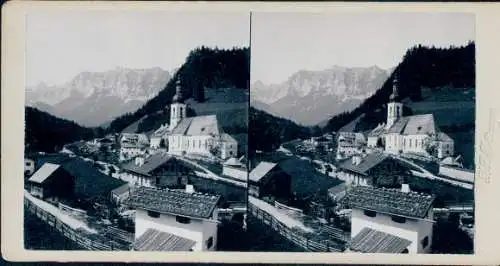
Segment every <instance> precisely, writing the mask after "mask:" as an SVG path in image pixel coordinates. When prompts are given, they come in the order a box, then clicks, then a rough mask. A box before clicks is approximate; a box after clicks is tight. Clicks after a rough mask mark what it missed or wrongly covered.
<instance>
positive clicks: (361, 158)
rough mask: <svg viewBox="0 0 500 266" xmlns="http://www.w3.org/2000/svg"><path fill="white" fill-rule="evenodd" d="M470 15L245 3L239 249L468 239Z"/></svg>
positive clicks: (443, 244)
mask: <svg viewBox="0 0 500 266" xmlns="http://www.w3.org/2000/svg"><path fill="white" fill-rule="evenodd" d="M474 42H475V16H474V14H468V13H428V12H427V13H424V12H419V13H416V12H415V13H408V12H405V13H403V12H394V13H383V12H373V13H286V12H280V13H266V12H254V13H252V16H251V48H250V49H251V67H250V69H251V70H250V72H251V74H250V109H249V139H248V156H249V158H248V159H249V160H248V163H249V165H248V168H249V176H248V197H249V198H248V217H247V220H246V223H247V224H246V226H247V232H248V233H249V235H252V236H253V237H254V238H255V239H254V240H255V245H254V246H253V247H252V250H255V251H288V252H292V251H293V252H301V251H303V252H356V253H409V254H416V253H431V254H473V253H474V232H475V224H474V210H475V208H474V206H475V205H474V176H475V175H474V173H475V165H474V136H475V106H476V101H475V88H476V85H475V43H474Z"/></svg>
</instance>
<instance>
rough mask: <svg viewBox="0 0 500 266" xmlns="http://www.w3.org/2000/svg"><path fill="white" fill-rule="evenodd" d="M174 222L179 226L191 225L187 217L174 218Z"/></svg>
mask: <svg viewBox="0 0 500 266" xmlns="http://www.w3.org/2000/svg"><path fill="white" fill-rule="evenodd" d="M175 220H176V221H177V222H178V223H181V224H189V223H191V219H189V218H187V217H184V216H175Z"/></svg>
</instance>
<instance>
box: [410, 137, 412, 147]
mask: <svg viewBox="0 0 500 266" xmlns="http://www.w3.org/2000/svg"><path fill="white" fill-rule="evenodd" d="M411 140H412V139H410V148H411Z"/></svg>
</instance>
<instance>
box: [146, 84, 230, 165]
mask: <svg viewBox="0 0 500 266" xmlns="http://www.w3.org/2000/svg"><path fill="white" fill-rule="evenodd" d="M187 108H188V106H187V104H186V103H184V101H183V96H182V90H181V86H180V80H177V86H176V94H175V95H174V97H173V98H172V104H171V107H170V125H169V126H168V129H167V128H166V126H162V127H160V128H159V129H158V130H157V132H156V134H154V143H152V144H151V147H152V148H154V147H158V146H159V145H160V142H161V140H162V139H164V140H167V142H166V145H167V147H168V152H169V153H172V154H179V155H180V154H184V153H194V154H201V155H211V154H212V153H213V148H215V147H216V145H220V148H221V155H222V158H223V159H226V158H229V157H231V156H232V155H231V154H232V153H234V155H236V152H237V146H238V145H237V144H238V143H237V142H236V140H234V138H232V137H230V136H229V135H227V134H225V133H224V132H223V131H222V128H221V126H220V125H219V122H218V121H217V116H216V115H204V116H195V117H187ZM224 134H225V135H224ZM228 136H229V137H228Z"/></svg>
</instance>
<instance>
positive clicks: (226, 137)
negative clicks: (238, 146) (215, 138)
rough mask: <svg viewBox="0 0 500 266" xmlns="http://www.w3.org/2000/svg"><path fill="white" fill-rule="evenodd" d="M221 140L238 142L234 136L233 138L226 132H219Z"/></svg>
mask: <svg viewBox="0 0 500 266" xmlns="http://www.w3.org/2000/svg"><path fill="white" fill-rule="evenodd" d="M221 138H222V141H224V142H233V143H238V141H236V139H235V138H233V137H232V136H231V135H229V134H227V133H222V134H221Z"/></svg>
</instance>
